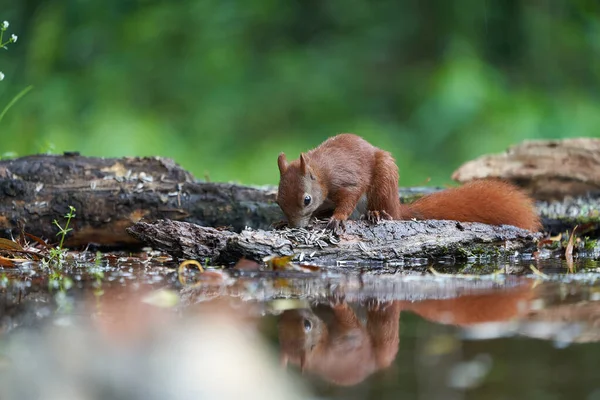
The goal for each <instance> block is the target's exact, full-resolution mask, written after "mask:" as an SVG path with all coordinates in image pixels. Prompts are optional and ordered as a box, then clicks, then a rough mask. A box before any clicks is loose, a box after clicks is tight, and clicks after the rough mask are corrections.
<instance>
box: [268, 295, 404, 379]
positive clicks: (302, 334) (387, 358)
mask: <svg viewBox="0 0 600 400" xmlns="http://www.w3.org/2000/svg"><path fill="white" fill-rule="evenodd" d="M399 317H400V303H398V302H391V303H384V304H375V303H373V304H370V305H368V306H367V318H366V323H363V322H362V321H361V320H360V319H359V318H358V316H357V315H356V313H355V312H354V310H353V309H352V308H351V307H350V306H349V305H348V304H347V303H345V302H335V303H333V304H331V305H330V306H326V305H322V304H321V305H318V306H317V307H314V308H313V309H312V310H309V309H298V310H286V311H284V312H283V314H282V315H281V319H280V320H279V343H280V347H281V361H282V363H283V364H284V365H286V364H287V363H288V361H289V362H290V363H293V364H295V365H299V366H300V368H301V370H302V372H305V371H306V372H311V373H314V374H316V375H319V376H321V377H322V378H324V379H325V380H328V381H331V382H334V383H337V384H339V385H354V384H357V383H359V382H361V381H363V380H364V379H365V378H366V377H367V376H369V375H371V374H372V373H374V372H375V371H378V370H380V369H383V368H386V367H388V366H389V365H390V364H391V363H392V361H393V360H394V358H395V357H396V353H397V352H398V342H399V340H400V337H399V334H398V328H399Z"/></svg>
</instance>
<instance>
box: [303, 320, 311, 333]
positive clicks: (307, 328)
mask: <svg viewBox="0 0 600 400" xmlns="http://www.w3.org/2000/svg"><path fill="white" fill-rule="evenodd" d="M311 329H312V322H310V320H309V319H305V320H304V332H310V331H311Z"/></svg>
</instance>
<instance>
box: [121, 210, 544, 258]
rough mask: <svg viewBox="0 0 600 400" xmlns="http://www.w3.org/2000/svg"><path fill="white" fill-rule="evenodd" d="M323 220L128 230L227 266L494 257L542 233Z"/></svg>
mask: <svg viewBox="0 0 600 400" xmlns="http://www.w3.org/2000/svg"><path fill="white" fill-rule="evenodd" d="M324 228H325V222H320V223H318V224H316V225H315V226H314V227H313V229H310V230H305V229H282V230H270V231H264V230H251V229H247V230H244V231H242V232H241V233H235V232H232V231H228V230H218V229H214V228H208V227H202V226H198V225H195V224H190V223H186V222H178V221H171V220H160V221H156V222H154V223H144V222H139V223H137V224H135V225H134V226H132V227H131V228H129V229H128V232H129V233H131V234H132V235H133V236H134V237H136V238H137V239H138V240H141V241H143V242H145V243H147V244H148V245H150V246H152V247H153V248H155V249H159V250H162V251H165V252H167V253H169V254H171V255H172V256H174V257H176V258H179V259H198V260H205V259H209V260H210V262H211V263H216V264H224V265H231V264H233V263H235V262H236V261H238V260H239V259H240V258H242V257H245V258H248V259H252V260H256V261H259V262H261V261H262V260H263V258H264V257H267V256H272V255H275V256H289V255H292V254H295V255H296V257H297V259H298V260H302V261H307V262H311V263H316V264H318V265H336V264H339V262H344V261H356V262H372V261H377V262H382V261H385V262H392V263H393V262H396V263H398V262H402V261H404V260H405V258H406V257H411V258H415V257H426V258H435V257H442V256H444V257H448V256H451V257H458V258H466V257H467V256H469V255H484V256H497V255H500V256H501V255H506V254H514V252H515V251H522V252H530V251H533V250H534V249H535V245H534V241H535V239H537V238H539V237H540V236H541V234H538V233H532V232H529V231H526V230H523V229H519V228H516V227H513V226H507V225H504V226H492V225H486V224H480V223H459V222H455V221H382V222H380V223H378V224H376V225H372V224H370V223H368V222H365V221H348V222H347V224H346V229H345V232H344V233H343V234H341V235H340V236H339V237H338V236H336V235H334V234H333V233H331V231H326V230H325V229H324Z"/></svg>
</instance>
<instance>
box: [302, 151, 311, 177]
mask: <svg viewBox="0 0 600 400" xmlns="http://www.w3.org/2000/svg"><path fill="white" fill-rule="evenodd" d="M309 161H310V160H309V159H308V157H307V156H306V154H304V153H300V173H302V175H306V174H308V173H309V172H310V167H309V166H308V163H309Z"/></svg>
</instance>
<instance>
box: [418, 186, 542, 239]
mask: <svg viewBox="0 0 600 400" xmlns="http://www.w3.org/2000/svg"><path fill="white" fill-rule="evenodd" d="M406 208H407V210H409V212H408V213H407V214H411V215H413V216H414V217H415V218H418V219H449V220H456V221H462V222H483V223H486V224H490V225H514V226H517V227H519V228H524V229H528V230H530V231H537V230H539V229H540V228H541V223H540V219H539V216H538V215H537V213H536V211H535V204H534V203H533V200H532V199H531V198H530V197H529V196H527V195H526V194H525V193H523V192H522V191H521V190H519V189H518V188H517V187H516V186H514V185H511V184H510V183H507V182H503V181H498V180H478V181H472V182H469V183H466V184H464V185H463V186H460V187H457V188H452V189H446V190H443V191H441V192H437V193H433V194H430V195H428V196H424V197H422V198H421V199H419V200H417V201H416V202H414V203H412V204H410V205H408V206H406Z"/></svg>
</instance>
